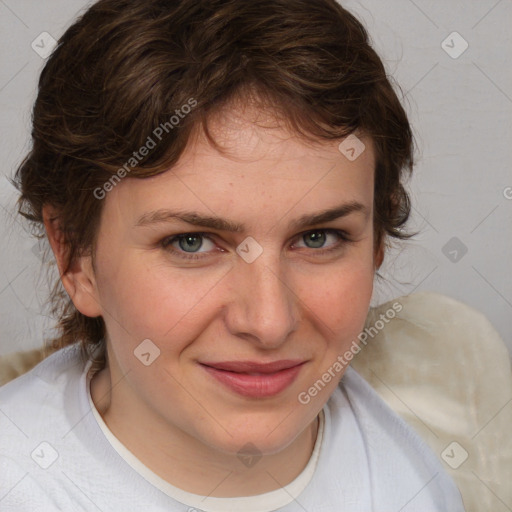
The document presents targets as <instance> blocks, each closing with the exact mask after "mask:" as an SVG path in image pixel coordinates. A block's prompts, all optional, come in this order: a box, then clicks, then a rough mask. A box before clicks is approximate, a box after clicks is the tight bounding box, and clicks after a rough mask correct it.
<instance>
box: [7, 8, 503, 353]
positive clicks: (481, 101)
mask: <svg viewBox="0 0 512 512" xmlns="http://www.w3.org/2000/svg"><path fill="white" fill-rule="evenodd" d="M342 3H343V5H345V6H346V7H347V8H348V9H350V10H351V11H353V12H354V13H356V14H357V15H358V17H359V18H360V19H361V20H362V21H363V23H364V24H365V25H366V27H367V28H368V30H369V33H370V34H371V36H372V39H373V41H374V44H375V47H376V48H377V50H378V51H379V53H380V55H381V56H382V57H383V59H384V61H385V63H386V66H387V69H388V71H389V73H390V74H392V75H393V76H394V77H395V78H396V80H397V82H398V83H399V84H400V86H401V89H402V91H403V95H404V103H405V106H406V109H407V111H408V113H409V115H410V119H411V122H412V123H413V125H414V128H415V135H416V138H417V143H418V151H417V166H416V170H415V173H414V177H413V179H412V180H411V182H410V185H409V186H410V190H411V193H412V200H413V205H414V210H413V217H412V221H411V223H410V227H411V229H414V230H420V231H421V232H420V234H419V235H418V236H417V237H416V238H415V239H414V241H410V242H407V243H405V244H402V245H400V246H398V247H397V248H395V249H393V250H392V251H390V252H389V254H388V255H387V257H386V261H385V265H384V268H383V270H382V274H384V275H385V276H386V278H387V280H386V281H385V282H384V283H381V284H377V289H376V292H375V296H374V303H375V304H376V303H380V302H383V301H384V300H387V299H390V298H393V297H397V296H399V295H403V294H407V293H411V292H413V291H418V290H432V291H437V292H441V293H444V294H447V295H450V296H452V297H454V298H456V299H459V300H462V301H464V302H466V303H467V304H469V305H471V306H473V307H475V308H476V309H478V310H480V311H482V312H483V313H484V314H485V315H486V316H487V317H488V318H489V319H490V321H491V322H492V323H493V325H494V326H495V327H496V329H497V330H498V331H499V332H500V333H501V335H502V337H503V339H504V341H505V343H506V344H507V346H508V347H509V350H511V351H512V278H511V272H510V271H511V262H512V229H511V228H512V172H511V168H510V163H511V161H512V149H511V148H512V136H511V135H512V134H511V132H512V127H511V125H512V123H511V113H512V66H511V62H512V59H511V54H512V51H511V48H512V44H511V42H512V36H511V31H510V27H511V26H512V1H511V0H499V1H497V0H479V1H477V0H466V1H462V0H460V1H458V0H448V1H442V0H437V1H430V2H429V1H422V0H415V1H412V0H387V1H385V2H383V1H382V0H368V1H363V2H357V1H351V0H349V1H343V2H342ZM86 5H87V3H86V2H84V1H83V0H46V1H44V2H41V1H36V0H0V62H1V67H0V112H1V129H2V137H1V138H0V156H1V162H2V166H1V175H0V240H1V254H0V354H3V353H8V352H12V351H15V350H27V349H30V348H33V347H37V346H39V345H41V343H42V339H43V335H44V332H48V331H47V328H48V326H49V325H50V324H49V320H48V318H47V317H45V316H44V314H42V311H43V310H42V306H41V305H42V304H43V303H44V300H45V297H46V294H47V283H46V281H45V277H44V276H45V273H44V269H43V268H42V267H41V260H40V254H39V251H40V248H39V245H38V244H36V243H35V241H34V239H32V238H31V237H30V235H29V234H28V233H26V232H25V231H24V229H23V227H22V224H21V223H20V220H21V219H18V218H17V215H16V213H15V200H16V191H15V189H13V187H12V186H11V185H10V184H9V183H8V182H7V180H6V179H5V176H12V175H13V173H14V170H15V168H16V166H17V165H18V164H19V162H20V161H21V159H22V157H23V156H24V155H25V154H26V152H27V151H28V150H29V147H30V144H29V134H30V111H31V107H32V103H33V101H34V98H35V92H36V84H37V78H38V75H39V72H40V71H41V69H42V66H43V64H44V60H43V59H42V58H41V57H40V56H39V55H38V54H37V53H36V52H35V51H34V50H33V49H32V48H31V43H32V41H34V40H35V39H37V38H38V36H39V35H40V34H41V33H42V32H48V33H50V34H51V35H52V36H53V37H54V38H55V39H58V38H59V37H60V35H61V34H62V33H63V31H64V29H65V28H66V27H67V26H68V25H69V24H70V23H71V21H72V20H73V19H74V18H75V16H76V15H77V13H78V12H79V11H80V10H81V9H83V8H84V6H86ZM454 31H455V32H458V33H459V34H460V35H461V36H462V38H463V39H464V40H465V41H467V43H468V45H469V47H468V48H467V50H466V51H465V52H464V53H463V54H462V55H460V56H458V58H452V57H451V56H449V55H448V54H447V53H446V52H445V50H444V49H443V48H442V46H441V45H442V42H443V41H444V40H446V41H447V44H448V45H449V46H452V47H453V48H452V50H451V51H457V50H459V49H460V48H462V47H461V45H460V44H461V40H459V39H457V36H456V37H455V38H454V37H453V36H451V37H448V36H449V35H450V34H451V33H452V32H454ZM447 37H448V39H447ZM453 237H456V238H457V240H456V241H455V244H456V245H455V246H451V245H448V246H446V244H447V243H448V242H449V240H450V239H452V238H453ZM452 243H453V242H452ZM457 244H458V246H457ZM463 247H465V248H467V253H466V254H465V255H464V256H463V257H462V258H461V257H460V256H461V255H462V252H461V248H463ZM443 248H444V249H443ZM453 250H456V251H457V253H454V252H453ZM450 251H451V254H450ZM445 254H446V255H445ZM450 258H451V259H458V261H456V262H454V261H451V260H450Z"/></svg>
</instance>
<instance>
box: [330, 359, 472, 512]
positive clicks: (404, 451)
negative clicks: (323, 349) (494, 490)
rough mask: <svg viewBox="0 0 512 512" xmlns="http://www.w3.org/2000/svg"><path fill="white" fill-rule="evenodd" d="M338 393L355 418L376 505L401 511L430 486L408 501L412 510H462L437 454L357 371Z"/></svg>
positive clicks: (349, 374) (350, 371) (348, 375)
mask: <svg viewBox="0 0 512 512" xmlns="http://www.w3.org/2000/svg"><path fill="white" fill-rule="evenodd" d="M337 393H338V399H337V400H338V401H339V402H341V399H340V395H341V394H342V393H346V397H347V399H348V402H349V404H350V408H351V409H352V411H353V414H354V416H355V418H356V421H357V424H358V427H359V429H360V433H361V436H362V438H363V440H364V444H365V449H366V456H367V460H368V466H369V472H370V474H371V475H374V476H373V481H372V491H373V495H374V497H375V498H376V499H377V500H378V501H379V502H385V500H391V502H392V503H393V506H395V505H396V506H398V508H400V504H402V505H403V504H404V503H406V502H407V503H408V502H409V500H411V498H412V497H413V496H414V495H415V493H416V492H417V489H419V488H422V487H424V486H426V485H427V484H428V489H426V490H425V491H424V492H423V493H421V495H419V496H418V497H416V498H415V499H414V500H413V501H411V507H412V508H411V510H413V509H414V510H427V509H428V508H429V507H436V508H435V510H450V511H452V512H455V511H460V512H461V511H463V510H464V508H463V505H462V501H461V495H460V491H459V490H458V488H457V486H456V485H455V482H454V481H453V480H452V479H451V478H450V476H449V475H448V473H446V471H445V470H444V468H443V467H442V465H441V463H440V461H439V460H438V458H437V456H436V454H435V453H434V452H433V451H432V450H431V449H430V447H429V446H428V445H427V443H426V442H425V441H424V440H423V439H422V438H421V437H420V436H419V434H417V433H416V431H415V430H414V429H413V428H412V427H411V426H410V425H409V424H408V423H406V422H405V421H404V420H403V419H402V418H401V417H400V416H398V415H397V414H396V413H395V412H394V411H393V410H392V409H391V408H390V407H389V406H388V405H387V404H386V403H385V402H384V401H383V400H382V399H381V397H380V396H379V395H378V394H377V393H376V392H375V390H374V389H373V388H372V387H371V386H370V384H369V383H368V382H367V381H366V380H365V379H364V378H363V377H362V376H361V375H359V374H358V373H357V371H356V370H354V369H353V368H351V367H348V368H347V370H346V372H345V374H344V376H343V378H342V380H341V383H340V388H339V389H338V390H337ZM333 398H334V400H335V401H336V398H335V397H333ZM339 414H340V412H338V415H339ZM334 421H336V420H335V419H334ZM377 475H378V476H377ZM390 488H393V489H394V493H393V496H390V495H389V489H390ZM414 507H417V508H414ZM404 510H405V509H404ZM406 510H409V508H407V509H406Z"/></svg>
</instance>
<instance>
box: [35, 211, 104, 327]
mask: <svg viewBox="0 0 512 512" xmlns="http://www.w3.org/2000/svg"><path fill="white" fill-rule="evenodd" d="M43 222H44V227H45V229H46V234H47V236H48V241H49V242H50V246H51V248H52V251H53V254H54V255H55V259H56V261H57V267H58V269H59V275H60V279H61V281H62V285H63V286H64V289H65V290H66V292H67V293H68V295H69V297H70V298H71V300H72V301H73V304H74V305H75V307H76V309H78V311H80V313H82V314H84V315H86V316H89V317H97V316H100V315H101V313H102V311H101V307H100V302H99V295H98V290H97V287H96V277H95V274H94V270H93V268H92V261H91V256H79V257H77V258H76V259H75V261H74V262H73V263H72V265H70V266H69V268H68V269H66V266H67V257H68V253H69V245H68V243H67V240H66V236H65V232H64V230H63V229H62V228H61V225H60V222H59V213H58V211H57V210H56V209H55V208H54V207H53V206H51V205H44V206H43Z"/></svg>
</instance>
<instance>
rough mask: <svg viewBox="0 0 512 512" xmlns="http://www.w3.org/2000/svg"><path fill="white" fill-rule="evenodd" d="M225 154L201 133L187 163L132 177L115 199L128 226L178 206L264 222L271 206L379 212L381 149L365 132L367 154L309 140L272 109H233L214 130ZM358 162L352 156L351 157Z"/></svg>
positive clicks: (111, 197) (216, 120)
mask: <svg viewBox="0 0 512 512" xmlns="http://www.w3.org/2000/svg"><path fill="white" fill-rule="evenodd" d="M208 128H209V131H210V133H211V135H212V136H213V138H214V140H215V141H216V142H217V143H218V144H219V145H220V147H221V151H219V150H218V149H217V148H215V147H214V146H213V145H212V144H211V143H210V142H209V140H208V139H207V137H206V135H205V134H204V132H202V131H201V130H199V129H198V130H196V131H195V132H194V133H193V134H192V136H191V138H190V140H189V143H188V145H187V147H186V149H185V151H184V152H183V154H182V155H181V157H180V159H179V161H178V162H177V163H176V165H174V166H173V167H172V169H170V170H169V171H166V172H164V173H162V174H159V175H157V176H153V177H150V178H145V179H137V178H127V179H124V180H123V181H122V182H121V183H120V184H119V185H117V187H115V189H114V190H113V191H112V192H111V193H110V194H109V196H107V204H106V205H105V209H106V210H108V209H109V208H110V207H111V206H112V204H113V203H114V202H115V203H116V204H117V208H118V209H120V210H122V215H123V217H124V218H125V219H126V220H127V221H133V220H134V218H135V217H136V216H138V215H140V214H142V213H145V211H146V210H148V209H157V208H165V207H178V208H183V209H185V208H186V209H191V208H192V209H195V210H198V211H201V212H203V213H216V212H218V213H221V211H222V213H223V214H224V213H225V211H224V210H225V209H226V208H227V209H228V210H231V211H232V212H233V213H235V211H236V213H238V214H239V213H240V211H237V209H243V211H244V213H245V214H247V215H249V213H251V212H253V213H255V214H256V215H259V216H262V215H265V214H267V213H269V212H268V211H267V210H266V209H267V208H269V207H271V208H274V209H276V210H279V213H280V214H281V215H282V214H283V212H284V211H286V210H287V209H288V210H290V209H291V208H299V209H300V208H301V207H302V208H303V209H304V208H306V209H310V208H318V207H319V206H320V205H319V201H321V202H323V203H325V204H324V205H323V207H329V206H330V205H334V204H339V203H340V202H342V201H359V202H364V203H366V204H367V205H368V206H369V207H371V203H372V202H373V173H374V167H375V159H374V150H373V144H372V141H371V139H370V138H369V137H367V136H365V135H364V134H361V133H360V134H358V140H359V143H360V146H359V147H358V148H357V149H358V151H360V150H361V148H363V147H364V150H363V151H362V152H361V154H359V156H358V157H357V158H356V159H354V160H351V159H349V158H347V153H346V152H345V153H344V152H342V151H340V149H339V145H340V142H341V141H340V140H333V141H321V142H313V141H309V140H304V139H303V138H301V137H299V136H298V135H296V134H294V133H292V132H291V131H290V130H289V129H287V128H286V127H285V126H283V124H282V123H280V122H279V120H278V119H276V117H275V116H273V115H272V114H271V113H269V112H268V111H267V110H264V109H260V108H256V107H254V106H251V105H248V106H245V107H243V108H241V109H234V108H226V109H224V110H222V111H220V112H219V113H218V115H216V116H215V117H214V118H212V119H211V121H210V122H209V125H208ZM348 155H349V156H350V153H348Z"/></svg>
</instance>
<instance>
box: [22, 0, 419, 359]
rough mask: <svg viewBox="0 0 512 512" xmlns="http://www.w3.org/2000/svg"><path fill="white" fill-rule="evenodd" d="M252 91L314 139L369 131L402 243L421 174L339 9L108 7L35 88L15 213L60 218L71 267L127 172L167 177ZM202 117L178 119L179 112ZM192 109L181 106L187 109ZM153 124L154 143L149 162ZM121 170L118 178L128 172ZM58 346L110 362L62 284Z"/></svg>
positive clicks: (91, 14)
mask: <svg viewBox="0 0 512 512" xmlns="http://www.w3.org/2000/svg"><path fill="white" fill-rule="evenodd" d="M251 96H252V97H255V96H257V97H258V98H260V100H261V102H262V104H263V105H265V106H266V107H270V108H271V109H272V110H273V111H274V112H275V113H276V116H279V119H283V120H284V121H285V122H286V124H287V127H288V128H289V129H290V130H292V131H293V132H294V133H296V134H297V135H299V136H301V137H303V138H304V139H309V140H313V141H322V140H333V139H341V138H343V137H346V136H347V135H349V134H351V133H354V132H355V131H356V130H363V131H364V132H365V133H366V134H368V135H369V136H370V137H371V138H372V141H373V143H374V147H375V155H376V168H375V199H374V202H375V203H374V212H375V214H374V232H375V243H376V244H381V243H382V242H384V239H385V238H386V237H388V236H389V237H394V238H398V239H401V238H407V237H408V236H409V235H408V234H407V233H406V232H405V231H404V230H403V229H402V226H403V225H404V224H405V223H406V221H407V219H408V216H409V213H410V201H409V196H408V194H407V192H406V190H405V189H404V186H403V182H404V179H405V178H406V177H407V176H408V174H409V173H410V172H411V171H412V168H413V145H414V141H413V135H412V131H411V128H410V125H409V122H408V119H407V115H406V113H405V111H404V109H403V107H402V105H401V103H400V101H399V99H398V97H397V94H396V92H395V90H394V87H393V82H392V79H390V78H389V77H388V76H387V74H386V71H385V68H384V65H383V63H382V61H381V59H380V58H379V56H378V55H377V53H376V52H375V51H374V49H373V48H372V46H371V43H370V41H369V37H368V34H367V32H366V30H365V28H364V27H363V25H362V24H361V23H360V22H359V21H358V20H357V19H356V18H355V17H354V16H353V15H352V14H351V13H349V12H348V11H347V10H345V9H344V8H342V7H341V6H340V5H339V4H338V3H337V2H336V1H335V0H315V1H314V2H313V1H311V0H251V1H250V2H248V1H246V0H101V1H99V2H97V3H95V4H94V5H92V6H91V7H90V8H89V9H88V10H87V11H86V12H85V13H84V14H83V15H82V16H81V17H80V18H79V19H78V20H77V21H76V22H75V23H74V24H73V25H72V26H71V27H70V28H68V30H67V31H66V32H65V33H64V35H63V36H62V37H61V38H60V40H59V42H58V45H57V47H56V49H55V50H54V52H53V53H52V55H51V56H50V57H49V59H48V61H47V63H46V65H45V67H44V69H43V71H42V73H41V76H40V79H39V87H38V95H37V99H36V102H35V105H34V109H33V130H32V148H31V151H30V152H29V154H28V155H27V156H26V157H25V159H24V160H23V162H22V163H21V164H20V166H19V168H18V169H17V172H16V176H15V180H14V181H13V183H14V184H15V186H17V188H18V190H19V191H20V193H21V195H20V198H19V200H18V211H19V213H20V214H21V215H23V216H24V217H25V218H26V219H28V220H29V221H30V223H31V225H32V226H33V227H35V228H36V230H35V231H36V234H37V236H39V237H43V238H44V236H45V229H44V224H43V218H42V209H43V206H44V205H47V204H48V205H51V206H53V207H55V208H56V209H57V211H58V212H59V213H58V218H59V224H60V226H61V230H62V233H63V234H64V237H65V241H66V247H67V249H68V250H67V253H66V262H67V265H66V266H65V268H64V273H65V272H66V271H67V270H68V269H69V268H70V266H71V264H72V263H73V262H74V261H75V259H76V258H77V257H79V256H80V255H83V254H90V253H92V256H93V257H94V249H95V240H96V235H97V232H98V227H99V221H100V216H101V212H102V207H103V204H104V198H102V197H103V196H104V194H103V196H102V197H98V196H99V194H98V191H99V190H102V187H104V186H105V182H106V180H108V179H109V178H110V179H112V178H113V177H114V175H115V174H116V173H117V179H119V176H120V175H121V172H122V171H121V166H123V165H125V164H126V162H127V161H131V162H132V163H133V165H131V167H129V168H127V167H126V165H125V166H124V169H125V170H128V171H129V172H130V177H132V178H139V179H143V178H145V177H148V176H152V175H156V174H159V173H162V172H165V171H166V170H168V169H169V168H170V166H172V165H173V164H175V163H176V162H177V160H178V159H179V157H180V155H181V154H182V152H183V150H184V149H185V147H186V145H187V142H188V140H189V138H190V136H191V134H192V130H193V129H194V128H197V127H198V126H199V127H201V128H202V129H203V130H204V132H205V133H206V135H207V137H208V139H209V140H210V142H211V143H212V144H214V145H215V146H216V147H218V145H217V144H216V142H215V140H214V139H213V137H212V136H211V134H210V132H209V131H208V120H209V119H211V118H212V116H214V115H215V113H216V112H218V111H219V109H220V108H222V107H223V106H226V105H227V104H228V102H232V101H233V100H234V99H235V98H238V99H241V101H244V99H245V100H248V99H249V98H250V97H251ZM191 99H192V100H193V101H194V108H193V109H189V110H190V112H189V113H188V114H187V115H186V116H180V118H179V122H178V124H176V126H174V125H171V124H170V123H169V119H170V118H171V116H177V115H178V114H179V112H180V111H179V110H177V109H180V108H181V107H182V106H184V105H187V104H189V105H190V104H191ZM184 111H185V109H184ZM156 127H163V129H162V128H161V129H160V131H159V132H157V133H158V134H159V142H158V144H156V145H155V147H154V148H153V149H152V150H151V151H148V152H145V153H146V154H145V155H144V156H141V155H138V156H139V157H140V159H138V160H137V161H133V155H134V150H136V149H137V148H139V147H142V146H144V145H145V143H146V142H147V141H148V137H149V136H151V134H154V132H155V128H156ZM125 174H126V173H123V175H125ZM49 302H50V304H51V309H52V314H53V315H54V316H55V317H56V319H57V329H58V335H57V336H56V337H55V338H54V339H52V340H50V346H51V347H53V348H54V349H57V348H61V347H64V346H67V345H70V344H74V343H76V342H80V343H81V346H82V350H83V353H84V355H86V356H87V357H92V358H93V360H94V366H95V367H96V368H97V369H99V368H101V367H103V366H104V365H105V364H106V349H105V346H104V345H105V340H104V337H105V334H106V333H105V324H104V321H103V319H102V317H97V318H90V317H87V316H84V315H83V314H82V313H80V312H79V311H78V310H77V309H76V308H75V306H74V304H73V303H72V301H71V300H70V298H69V296H67V294H66V293H65V291H64V290H63V287H62V284H61V282H60V279H56V282H55V283H54V286H53V288H52V290H51V294H50V297H49Z"/></svg>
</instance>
